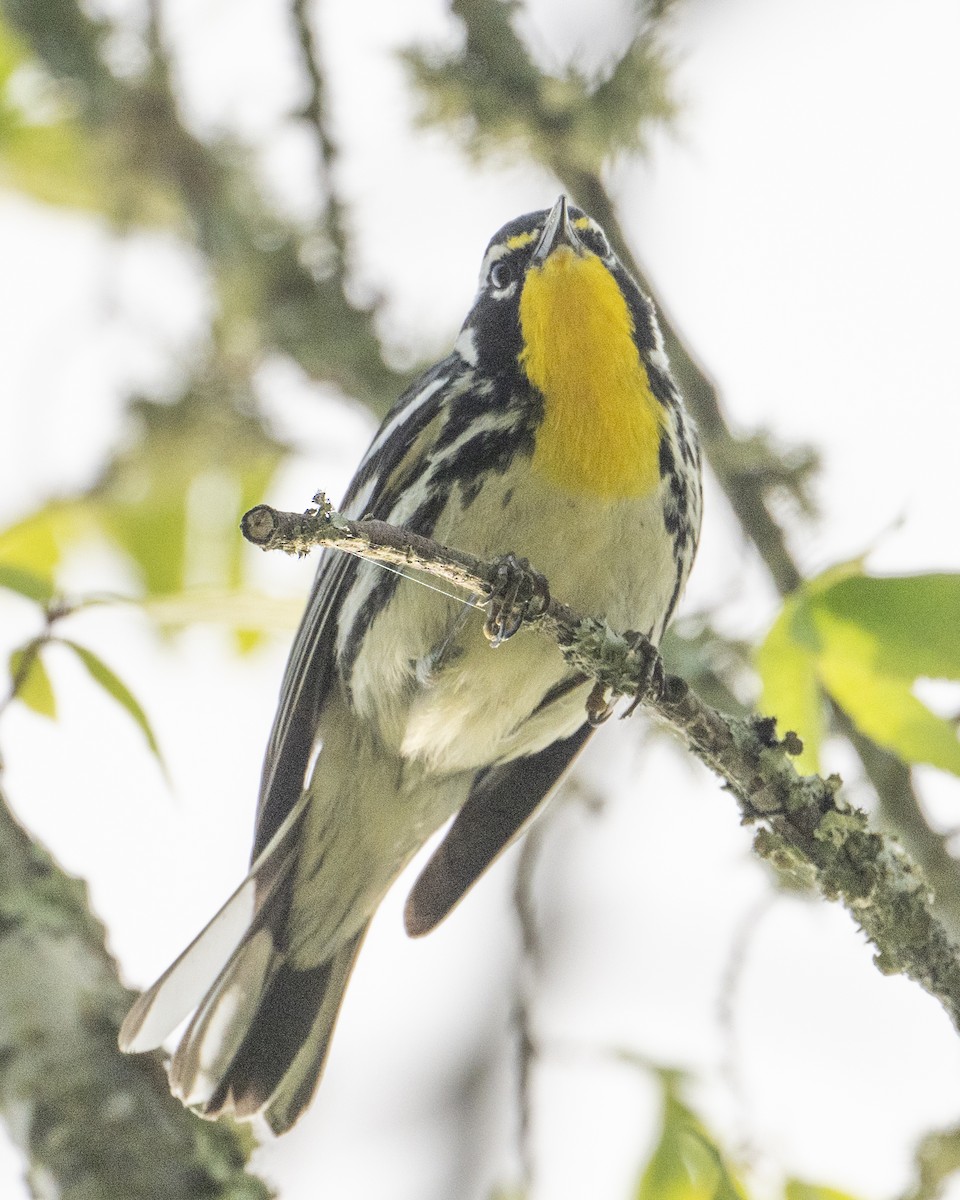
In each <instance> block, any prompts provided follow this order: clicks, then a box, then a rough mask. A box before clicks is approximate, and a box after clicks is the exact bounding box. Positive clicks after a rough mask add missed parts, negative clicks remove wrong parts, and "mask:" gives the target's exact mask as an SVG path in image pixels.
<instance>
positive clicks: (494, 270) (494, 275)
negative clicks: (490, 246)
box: [490, 261, 513, 288]
mask: <svg viewBox="0 0 960 1200" xmlns="http://www.w3.org/2000/svg"><path fill="white" fill-rule="evenodd" d="M512 277H513V272H512V271H511V270H510V268H509V267H508V266H507V264H506V263H505V262H503V261H500V262H495V263H494V264H493V266H492V267H491V268H490V282H491V283H492V284H493V286H494V287H495V288H505V287H506V286H507V284H508V283H509V282H510V280H511V278H512Z"/></svg>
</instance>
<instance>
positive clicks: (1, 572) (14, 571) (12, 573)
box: [0, 562, 54, 604]
mask: <svg viewBox="0 0 960 1200" xmlns="http://www.w3.org/2000/svg"><path fill="white" fill-rule="evenodd" d="M0 587H2V588H6V589H7V591H9V592H17V593H18V594H19V595H21V596H24V597H26V599H27V600H33V601H35V602H36V603H37V604H49V603H50V601H51V600H52V599H53V597H54V588H53V581H52V580H50V579H44V578H43V577H42V576H40V575H35V574H34V573H33V572H32V571H24V570H22V569H21V568H20V567H13V566H10V565H9V564H8V563H2V562H0Z"/></svg>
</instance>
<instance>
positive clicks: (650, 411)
mask: <svg viewBox="0 0 960 1200" xmlns="http://www.w3.org/2000/svg"><path fill="white" fill-rule="evenodd" d="M520 329H521V332H522V334H523V350H522V351H521V352H520V359H519V361H520V366H521V367H522V368H523V370H524V371H525V372H526V375H527V378H528V379H529V380H530V382H531V383H532V384H533V385H534V387H536V388H537V389H539V391H540V392H541V393H542V394H543V399H544V419H543V424H542V425H541V426H540V429H539V430H538V431H537V438H536V449H535V451H534V456H533V465H534V467H535V468H536V469H538V470H540V471H542V472H543V474H544V475H546V476H547V477H548V478H549V479H550V480H551V481H552V482H553V483H556V484H558V485H559V486H560V487H562V488H564V490H566V491H570V492H580V493H587V494H590V495H594V496H599V497H602V498H605V499H610V500H613V499H618V498H623V497H628V496H640V495H644V494H646V493H648V492H651V491H652V490H653V489H654V488H655V487H656V486H657V483H658V481H659V477H660V470H659V450H660V431H661V428H662V426H663V409H662V407H661V405H660V404H659V402H658V401H657V399H656V397H655V396H654V395H653V393H652V391H651V390H650V380H649V378H648V376H647V371H646V368H645V366H644V365H643V362H642V360H641V358H640V355H639V353H638V351H637V347H636V344H635V342H634V340H633V329H634V325H633V315H632V313H631V312H630V309H629V308H628V306H627V302H626V300H625V299H624V298H623V294H622V293H621V291H620V288H619V286H618V285H617V282H616V280H615V279H614V278H613V276H612V275H611V274H610V272H609V271H608V270H607V268H606V267H605V266H604V264H603V263H602V262H601V260H600V259H599V258H597V257H596V255H594V254H589V253H588V254H578V253H577V252H576V251H575V250H573V249H571V248H570V247H569V246H559V247H558V248H557V249H556V250H554V251H553V253H552V254H550V256H549V257H548V258H547V260H546V262H545V263H544V264H543V266H541V267H532V268H531V269H530V270H529V271H528V272H527V275H526V279H525V281H524V285H523V292H522V294H521V296H520Z"/></svg>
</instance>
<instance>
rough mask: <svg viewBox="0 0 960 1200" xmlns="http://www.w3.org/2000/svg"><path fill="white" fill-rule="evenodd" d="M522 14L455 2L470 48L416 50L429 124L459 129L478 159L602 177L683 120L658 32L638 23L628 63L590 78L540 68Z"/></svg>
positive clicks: (411, 59) (511, 8)
mask: <svg viewBox="0 0 960 1200" xmlns="http://www.w3.org/2000/svg"><path fill="white" fill-rule="evenodd" d="M665 7H666V6H665V5H660V6H658V8H659V10H660V11H659V14H658V15H659V16H662V15H663V10H664V9H665ZM518 8H519V5H518V4H517V3H515V2H514V0H510V2H504V0H453V2H452V3H451V5H450V9H451V12H452V13H453V14H454V15H455V16H456V17H458V18H459V19H460V20H461V21H462V23H463V27H464V34H465V37H464V40H463V43H462V45H461V46H460V47H458V48H457V49H456V50H454V51H452V52H449V51H439V50H434V51H425V50H422V49H411V50H408V51H407V53H406V55H405V56H404V58H405V61H406V64H407V67H408V69H409V71H410V74H411V77H412V79H413V81H414V83H415V84H416V86H417V88H418V91H419V93H420V96H421V113H420V116H421V120H422V121H423V122H424V124H439V125H444V126H449V125H451V124H456V125H458V126H459V127H460V132H461V135H462V140H463V142H464V144H465V145H466V147H467V148H468V149H469V150H470V152H471V153H472V154H473V155H474V156H476V157H481V156H483V155H486V154H489V153H491V152H494V153H498V154H504V153H509V154H511V155H513V156H515V157H516V158H519V159H522V160H530V159H532V160H533V161H535V162H541V163H544V164H545V165H547V166H549V167H551V168H552V169H554V170H556V169H557V166H558V164H563V167H564V169H565V170H569V169H571V168H573V169H577V170H583V171H598V170H599V169H600V168H601V167H602V166H603V165H604V164H605V163H607V162H609V161H610V159H611V158H613V157H615V156H616V155H618V154H621V153H630V152H634V153H635V152H637V151H640V150H643V149H645V148H646V144H647V139H648V137H649V133H650V131H651V128H652V126H653V125H654V124H656V123H663V122H665V121H667V120H669V119H670V118H671V117H672V116H673V115H674V113H675V111H676V106H675V103H674V101H673V100H672V99H671V97H670V90H669V67H668V61H667V56H666V53H665V50H664V47H663V42H662V37H661V33H660V29H659V26H658V24H657V23H656V22H655V21H643V20H638V25H639V26H640V28H639V29H638V31H637V32H636V33H635V36H634V37H632V38H631V39H629V40H628V42H627V44H626V46H625V48H624V51H623V54H622V55H621V56H620V58H619V59H617V60H616V61H615V62H613V63H611V64H609V66H608V67H607V69H606V70H605V71H603V72H602V73H600V74H598V76H597V77H596V78H589V77H587V76H585V75H584V74H582V73H581V72H580V71H578V70H577V69H576V68H575V67H572V66H569V67H567V68H566V69H564V70H563V72H562V73H560V74H554V73H551V72H544V71H541V70H540V69H538V67H537V66H536V65H535V63H534V62H533V60H532V58H531V55H530V52H529V50H528V49H527V47H526V46H524V44H523V42H522V41H521V39H520V37H519V36H518V34H517V32H516V30H515V29H514V26H513V22H512V17H513V16H514V14H515V13H516V11H517V9H518ZM558 174H559V171H558Z"/></svg>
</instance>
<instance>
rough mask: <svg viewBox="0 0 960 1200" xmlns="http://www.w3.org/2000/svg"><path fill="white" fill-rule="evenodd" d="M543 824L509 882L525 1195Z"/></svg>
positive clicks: (529, 837)
mask: <svg viewBox="0 0 960 1200" xmlns="http://www.w3.org/2000/svg"><path fill="white" fill-rule="evenodd" d="M542 839H543V824H542V823H538V824H535V825H534V826H533V828H532V829H530V830H528V831H527V834H526V836H525V838H524V840H523V846H522V848H521V850H520V859H519V861H518V863H517V873H516V875H515V877H514V882H513V908H514V912H516V914H517V922H518V924H519V927H520V963H519V968H518V969H519V978H518V980H517V988H516V999H515V1002H514V1007H513V1023H514V1026H515V1028H516V1031H517V1095H518V1098H519V1103H518V1121H519V1139H518V1140H519V1150H520V1153H519V1158H520V1191H521V1193H522V1194H523V1195H527V1194H528V1193H529V1192H530V1190H531V1188H532V1186H533V1172H534V1159H533V1128H532V1125H533V1096H532V1086H533V1071H534V1067H535V1065H536V1059H537V1043H536V1039H535V1037H534V1033H533V1012H532V1004H533V997H534V994H535V991H534V987H533V982H534V976H535V974H536V971H537V967H538V965H539V963H540V957H541V952H542V947H541V945H540V931H539V929H538V927H537V918H536V913H535V911H534V900H533V873H534V870H535V868H536V864H537V860H538V858H539V856H540V847H541V843H542Z"/></svg>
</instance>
